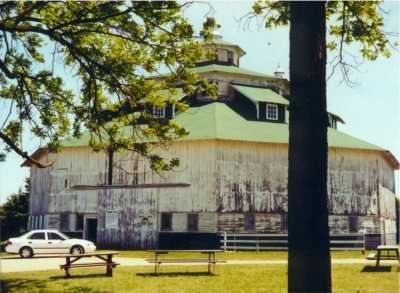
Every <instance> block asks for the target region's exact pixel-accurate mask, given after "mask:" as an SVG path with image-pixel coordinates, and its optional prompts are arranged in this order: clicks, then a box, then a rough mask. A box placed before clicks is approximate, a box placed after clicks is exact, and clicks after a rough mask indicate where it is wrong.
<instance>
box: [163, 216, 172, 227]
mask: <svg viewBox="0 0 400 293" xmlns="http://www.w3.org/2000/svg"><path fill="white" fill-rule="evenodd" d="M161 231H172V214H170V213H161Z"/></svg>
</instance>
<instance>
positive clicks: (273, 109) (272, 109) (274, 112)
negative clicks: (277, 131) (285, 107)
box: [266, 104, 278, 120]
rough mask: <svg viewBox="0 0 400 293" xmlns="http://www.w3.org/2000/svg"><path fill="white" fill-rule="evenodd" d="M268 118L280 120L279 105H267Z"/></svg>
mask: <svg viewBox="0 0 400 293" xmlns="http://www.w3.org/2000/svg"><path fill="white" fill-rule="evenodd" d="M266 107H267V108H266V118H267V119H271V120H278V105H273V104H267V105H266Z"/></svg>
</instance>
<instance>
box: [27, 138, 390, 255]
mask: <svg viewBox="0 0 400 293" xmlns="http://www.w3.org/2000/svg"><path fill="white" fill-rule="evenodd" d="M155 151H156V152H159V153H160V152H161V155H163V156H165V157H167V158H173V157H178V158H179V159H180V162H181V165H180V167H179V168H178V169H177V170H175V171H171V172H163V173H161V174H157V173H155V172H154V171H152V170H151V169H150V166H149V162H148V161H147V160H146V159H143V158H141V157H140V156H138V155H137V154H134V153H131V152H127V151H124V152H119V153H116V154H114V162H113V184H116V185H118V186H120V187H119V188H110V189H104V188H97V189H96V188H92V189H90V190H85V189H79V188H78V189H76V188H74V186H78V185H91V186H96V185H105V184H107V178H108V164H109V162H108V159H107V156H106V155H105V154H104V153H103V152H99V153H95V152H92V151H91V150H90V149H89V148H87V147H79V148H78V147H77V148H65V149H64V150H63V152H61V153H59V154H49V155H46V156H44V157H43V158H42V160H44V161H54V164H53V165H52V167H50V168H47V169H39V168H36V167H31V182H32V185H31V198H30V215H31V216H35V215H37V216H39V215H46V214H47V215H48V224H47V226H48V227H49V228H58V227H60V216H59V215H60V214H62V213H69V214H71V217H75V214H77V213H80V214H85V215H96V217H97V220H98V223H97V225H98V227H97V240H98V242H99V243H101V244H102V245H109V246H118V247H142V248H151V247H155V246H156V243H157V241H158V240H157V235H158V232H159V231H160V215H161V213H163V212H167V213H172V215H173V219H172V223H173V224H172V225H173V226H172V232H187V213H198V214H199V232H213V233H215V232H222V231H230V232H247V231H245V230H244V213H246V212H251V213H254V214H255V231H256V232H265V233H282V232H283V231H282V229H283V228H282V227H283V225H282V223H281V221H282V216H281V214H283V213H286V212H287V171H288V170H287V169H288V159H287V145H284V144H282V145H281V144H268V143H257V142H241V141H222V140H202V141H190V140H188V141H180V142H175V143H171V144H169V145H168V146H167V148H165V149H163V148H162V147H159V148H156V149H155ZM162 183H172V184H174V183H187V184H189V186H183V187H157V185H158V184H162ZM137 184H150V186H149V187H147V188H133V186H134V185H137ZM124 186H126V187H124ZM327 191H328V199H329V210H330V214H331V215H330V218H329V225H330V227H331V232H334V233H347V232H350V224H349V216H350V215H351V216H357V217H358V220H357V226H358V227H356V228H357V230H358V232H362V231H368V232H370V233H375V232H382V231H385V233H394V232H393V231H395V230H394V223H395V208H394V206H395V204H394V200H395V199H394V175H393V169H392V167H391V166H390V164H389V163H388V162H387V161H386V160H385V159H384V157H383V156H382V154H381V153H379V152H376V151H364V150H353V149H343V148H330V150H329V164H328V190H327ZM113 212H115V213H116V215H117V218H118V225H117V227H107V225H106V224H107V223H106V215H107V213H113ZM73 221H76V219H75V218H73V219H71V218H70V225H69V226H70V228H71V229H74V228H73V227H74V226H75V224H74V223H73ZM353 229H354V227H353Z"/></svg>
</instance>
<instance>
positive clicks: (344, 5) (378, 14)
mask: <svg viewBox="0 0 400 293" xmlns="http://www.w3.org/2000/svg"><path fill="white" fill-rule="evenodd" d="M382 3H383V1H327V2H326V21H327V49H328V50H329V51H330V53H331V54H332V56H334V57H333V58H332V60H330V62H331V63H332V72H331V74H330V75H329V77H330V76H331V75H332V74H333V73H334V72H335V69H338V68H340V72H341V74H342V76H343V78H344V80H345V81H346V82H348V83H351V80H350V78H349V72H350V70H351V69H356V67H357V65H358V62H356V61H355V60H354V58H353V57H354V56H353V55H351V54H349V53H348V50H346V48H347V47H349V46H350V45H352V44H353V45H354V44H356V45H358V47H359V51H360V55H361V56H362V58H363V59H364V60H369V61H371V60H375V59H376V58H378V57H379V56H384V57H386V58H388V57H390V55H391V49H393V48H394V47H396V46H397V45H398V44H397V42H392V41H391V38H390V37H391V36H393V33H392V32H386V31H385V30H384V19H383V15H384V14H385V13H386V12H385V11H384V9H383V8H382ZM253 10H254V13H255V14H257V15H260V16H262V17H264V19H265V27H266V28H268V29H271V28H274V27H278V26H282V25H288V24H289V19H290V3H289V2H285V1H269V0H261V1H256V3H255V4H254V6H253ZM349 60H350V61H349ZM329 77H328V78H329Z"/></svg>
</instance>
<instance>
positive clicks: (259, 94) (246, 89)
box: [232, 85, 289, 105]
mask: <svg viewBox="0 0 400 293" xmlns="http://www.w3.org/2000/svg"><path fill="white" fill-rule="evenodd" d="M232 87H233V88H234V89H235V90H237V91H238V92H239V93H241V94H242V95H244V96H246V97H247V98H249V99H250V100H251V101H253V102H254V103H258V102H268V103H275V104H284V105H289V101H288V100H286V99H285V98H284V97H282V96H281V95H278V94H277V93H275V92H274V91H272V90H270V89H266V88H257V87H250V86H241V85H232Z"/></svg>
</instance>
